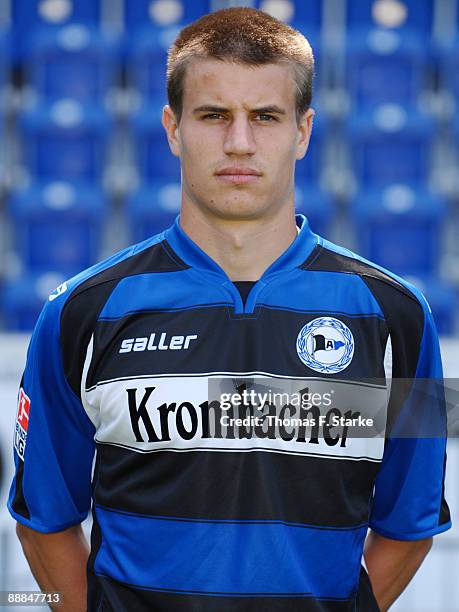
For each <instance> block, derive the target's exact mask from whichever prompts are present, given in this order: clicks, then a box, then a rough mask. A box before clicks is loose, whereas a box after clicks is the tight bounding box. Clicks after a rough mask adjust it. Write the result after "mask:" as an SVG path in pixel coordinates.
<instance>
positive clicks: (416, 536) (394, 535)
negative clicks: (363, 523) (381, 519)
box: [369, 521, 451, 541]
mask: <svg viewBox="0 0 459 612" xmlns="http://www.w3.org/2000/svg"><path fill="white" fill-rule="evenodd" d="M369 527H370V529H372V530H373V531H375V532H376V533H379V535H382V536H383V537H385V538H389V539H391V540H402V541H415V540H423V539H424V538H430V537H432V536H434V535H437V534H439V533H443V532H444V531H448V529H451V521H448V522H447V523H443V524H442V525H437V526H436V527H432V529H427V530H425V531H414V532H412V533H402V532H395V531H387V530H386V529H382V528H381V527H378V526H377V525H373V524H372V523H370V524H369Z"/></svg>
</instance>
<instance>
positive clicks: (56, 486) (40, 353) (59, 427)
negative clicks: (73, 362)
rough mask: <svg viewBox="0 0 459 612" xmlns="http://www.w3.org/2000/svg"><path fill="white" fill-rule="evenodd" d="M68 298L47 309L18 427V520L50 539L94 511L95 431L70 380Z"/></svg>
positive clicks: (31, 356) (12, 500)
mask: <svg viewBox="0 0 459 612" xmlns="http://www.w3.org/2000/svg"><path fill="white" fill-rule="evenodd" d="M62 302H63V298H59V299H56V300H53V301H49V302H48V303H47V304H46V306H45V307H44V309H43V311H42V313H41V315H40V318H39V319H38V322H37V325H36V327H35V329H34V332H33V335H32V339H31V341H30V344H29V348H28V352H27V362H26V366H25V370H24V374H23V377H22V381H21V388H20V390H19V395H18V409H17V414H16V421H15V425H14V450H13V453H14V465H15V474H14V478H13V482H12V484H11V489H10V493H9V499H8V509H9V511H10V513H11V514H12V516H13V517H14V518H15V519H16V520H17V521H19V522H20V523H23V524H24V525H26V526H28V527H30V528H32V529H35V530H36V531H41V532H44V533H48V532H54V531H61V530H63V529H67V528H68V527H70V526H72V525H75V524H78V523H80V522H81V521H83V520H84V519H85V518H86V516H87V514H88V511H89V509H90V505H91V472H92V461H93V457H94V451H95V445H94V433H95V431H94V426H93V425H92V423H91V421H90V420H89V418H88V416H87V415H86V413H85V411H84V408H83V406H82V404H81V401H80V398H79V397H77V395H76V394H75V391H74V390H72V389H71V387H70V386H69V383H68V381H67V379H66V376H65V374H64V370H63V365H62V355H61V338H60V313H61V309H62Z"/></svg>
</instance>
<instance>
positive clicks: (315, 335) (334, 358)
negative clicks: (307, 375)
mask: <svg viewBox="0 0 459 612" xmlns="http://www.w3.org/2000/svg"><path fill="white" fill-rule="evenodd" d="M296 350H297V353H298V357H299V358H300V359H301V361H302V362H303V363H304V364H305V365H307V366H308V368H311V370H315V371H316V372H322V373H325V374H336V373H337V372H341V371H342V370H344V369H345V368H347V366H348V365H349V364H350V363H351V361H352V357H353V356H354V337H353V335H352V332H351V330H350V329H349V327H347V325H345V324H344V323H343V322H342V321H340V320H339V319H335V318H334V317H319V318H318V319H313V320H312V321H310V322H309V323H308V324H307V325H305V326H304V327H302V328H301V330H300V333H299V334H298V337H297V339H296Z"/></svg>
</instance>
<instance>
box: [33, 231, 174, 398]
mask: <svg viewBox="0 0 459 612" xmlns="http://www.w3.org/2000/svg"><path fill="white" fill-rule="evenodd" d="M183 266H185V264H184V263H183V262H180V261H179V260H177V257H176V256H175V255H174V254H173V253H172V252H171V251H170V249H169V247H168V245H167V242H166V241H165V238H164V232H162V233H160V234H156V235H155V236H152V237H151V238H149V239H147V240H145V241H144V242H141V243H138V244H134V245H132V246H129V247H127V248H126V249H123V250H122V251H119V252H118V253H115V254H114V255H112V256H111V257H109V258H107V259H105V260H103V261H101V262H100V263H98V264H96V265H94V266H92V267H90V268H88V269H87V270H84V271H82V272H80V273H79V274H77V275H76V276H74V277H73V278H70V279H68V280H67V281H66V282H65V283H63V284H62V285H60V286H59V287H58V288H57V289H56V290H55V291H53V292H52V293H51V295H50V296H49V298H48V301H47V303H46V304H45V307H44V308H43V311H42V313H41V315H40V319H39V322H38V324H37V327H43V328H45V330H47V331H45V334H46V335H47V336H48V337H49V339H50V340H51V334H52V335H53V337H54V344H53V343H51V342H50V346H54V347H55V349H56V350H59V351H60V353H61V356H62V362H63V368H64V372H65V374H66V377H67V379H68V382H69V384H70V386H71V387H72V388H73V389H74V391H75V392H76V393H79V387H80V378H81V372H82V370H83V365H84V361H85V357H86V351H87V348H88V345H89V342H90V339H91V336H92V334H93V332H94V328H95V326H96V323H97V320H98V317H99V313H100V311H101V309H102V308H103V306H104V304H105V302H106V301H107V300H108V298H109V297H110V295H111V293H112V291H113V290H114V288H115V287H116V285H117V284H118V283H119V282H120V281H121V280H122V279H123V278H126V277H127V276H133V275H137V274H144V273H154V272H162V271H168V270H175V269H181V267H183ZM185 267H186V266H185Z"/></svg>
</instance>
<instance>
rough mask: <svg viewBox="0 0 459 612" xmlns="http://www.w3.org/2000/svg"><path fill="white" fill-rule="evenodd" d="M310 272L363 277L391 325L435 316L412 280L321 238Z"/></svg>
mask: <svg viewBox="0 0 459 612" xmlns="http://www.w3.org/2000/svg"><path fill="white" fill-rule="evenodd" d="M305 267H306V268H307V269H308V270H317V271H319V270H320V271H324V272H325V271H330V272H341V273H343V274H352V275H357V276H359V277H360V278H361V279H362V281H363V282H364V283H365V284H366V285H367V287H368V289H369V290H370V291H371V293H372V294H373V296H374V297H375V299H376V300H377V301H378V302H379V304H380V306H381V309H382V311H383V313H384V315H385V318H386V319H387V321H388V323H389V325H391V322H393V319H394V318H399V319H400V318H403V319H407V322H408V320H409V319H410V318H411V319H412V318H413V317H414V318H415V320H416V322H417V324H418V326H420V327H421V328H422V327H423V325H424V318H425V317H426V316H429V315H430V314H431V311H430V307H429V305H428V303H427V300H426V298H425V297H424V295H423V294H422V292H421V291H420V290H419V289H418V288H417V287H416V286H415V285H413V284H412V283H411V282H409V281H408V280H406V279H404V278H402V277H400V276H398V275H397V274H394V273H393V272H391V271H390V270H387V269H386V268H384V267H382V266H379V265H378V264H376V263H374V262H372V261H370V260H368V259H365V258H364V257H361V256H360V255H358V254H357V253H354V252H353V251H350V250H349V249H346V248H344V247H341V246H339V245H337V244H334V243H333V242H330V241H329V240H326V239H324V238H322V237H320V236H319V241H318V244H317V247H316V249H315V253H314V257H313V258H311V259H310V260H309V262H306V264H305Z"/></svg>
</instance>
